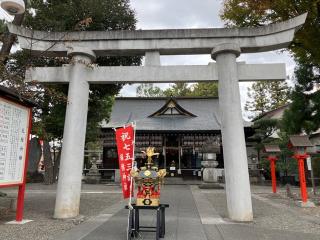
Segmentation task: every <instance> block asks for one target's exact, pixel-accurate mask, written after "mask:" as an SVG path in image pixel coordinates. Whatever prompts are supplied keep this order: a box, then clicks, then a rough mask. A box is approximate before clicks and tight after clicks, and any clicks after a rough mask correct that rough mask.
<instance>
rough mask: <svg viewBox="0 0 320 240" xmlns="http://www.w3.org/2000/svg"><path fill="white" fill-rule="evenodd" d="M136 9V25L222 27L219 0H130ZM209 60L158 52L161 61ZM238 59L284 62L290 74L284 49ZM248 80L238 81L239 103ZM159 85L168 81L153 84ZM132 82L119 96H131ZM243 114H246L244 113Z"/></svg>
mask: <svg viewBox="0 0 320 240" xmlns="http://www.w3.org/2000/svg"><path fill="white" fill-rule="evenodd" d="M131 6H132V8H134V9H135V11H136V16H137V19H138V23H137V28H138V29H174V28H208V27H223V22H222V21H221V19H220V18H219V13H220V11H221V8H222V1H221V0H201V1H199V0H188V1H186V0H161V1H160V0H131ZM210 61H212V60H211V58H210V56H209V55H190V56H189V55H188V56H161V64H162V65H206V64H208V62H210ZM238 61H246V62H247V63H286V67H287V74H288V75H292V73H293V69H294V66H295V64H294V61H293V60H292V58H291V57H290V55H289V54H288V52H285V51H284V52H280V51H275V52H266V53H254V54H242V55H241V56H240V57H239V59H238ZM250 84H251V83H241V84H240V93H241V104H242V106H243V105H244V103H245V101H246V99H247V87H248V86H250ZM157 85H158V86H160V87H162V88H166V87H168V84H157ZM135 87H136V85H128V86H125V87H124V88H123V89H122V90H121V93H120V94H121V95H122V96H135ZM245 115H246V114H245Z"/></svg>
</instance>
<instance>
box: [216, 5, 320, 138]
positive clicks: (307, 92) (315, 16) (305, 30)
mask: <svg viewBox="0 0 320 240" xmlns="http://www.w3.org/2000/svg"><path fill="white" fill-rule="evenodd" d="M306 12H307V13H308V16H307V19H306V22H305V24H304V25H303V27H302V28H301V29H300V30H299V31H297V32H296V33H295V37H294V40H293V42H292V43H291V45H290V46H289V51H290V53H291V54H292V56H293V57H294V59H295V61H296V63H297V66H296V68H295V87H294V89H293V92H292V94H291V95H290V96H291V97H290V98H291V100H292V104H290V108H289V110H287V112H286V114H285V115H284V117H283V121H284V124H283V126H285V127H286V128H285V130H286V131H288V132H291V133H298V132H303V131H305V132H310V131H312V130H315V129H317V128H319V127H320V125H319V124H320V123H319V119H318V118H319V114H318V109H320V97H319V93H318V89H317V87H316V86H317V85H318V84H319V83H320V49H319V46H320V1H319V0H300V1H296V0H281V1H270V0H259V1H258V0H225V1H224V7H223V11H222V14H221V18H222V19H223V20H224V21H225V22H226V25H227V26H229V27H256V26H262V25H265V24H270V23H273V22H279V21H285V20H288V19H290V18H293V17H295V16H298V15H300V14H303V13H306Z"/></svg>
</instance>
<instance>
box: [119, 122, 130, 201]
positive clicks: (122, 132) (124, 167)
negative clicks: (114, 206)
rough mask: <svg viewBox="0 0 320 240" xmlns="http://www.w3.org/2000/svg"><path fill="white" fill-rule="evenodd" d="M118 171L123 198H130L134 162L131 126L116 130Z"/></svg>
mask: <svg viewBox="0 0 320 240" xmlns="http://www.w3.org/2000/svg"><path fill="white" fill-rule="evenodd" d="M116 142H117V148H118V159H119V170H120V176H121V184H122V193H123V197H124V198H129V197H130V185H131V177H130V171H131V168H132V163H133V161H134V128H133V126H132V125H130V126H126V127H123V128H118V129H116Z"/></svg>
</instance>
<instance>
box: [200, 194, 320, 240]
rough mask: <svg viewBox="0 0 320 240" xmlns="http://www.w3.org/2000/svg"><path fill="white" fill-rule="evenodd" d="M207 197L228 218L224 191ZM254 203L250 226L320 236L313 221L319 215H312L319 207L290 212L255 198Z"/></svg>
mask: <svg viewBox="0 0 320 240" xmlns="http://www.w3.org/2000/svg"><path fill="white" fill-rule="evenodd" d="M256 194H257V193H256ZM205 195H206V197H207V198H208V200H209V201H210V202H211V204H212V205H213V207H214V208H215V209H216V210H217V211H218V213H219V215H220V216H221V217H223V218H227V203H226V196H225V193H224V191H217V190H212V191H206V192H205ZM257 195H258V196H261V197H264V198H265V197H266V196H268V195H267V194H265V193H260V194H257ZM268 201H274V199H269V200H268ZM252 203H253V212H254V221H253V222H252V223H249V224H248V225H253V226H256V227H261V228H269V229H279V230H289V231H297V232H304V233H316V234H320V224H319V222H316V221H313V219H315V218H316V217H317V215H314V214H312V213H315V212H316V213H318V212H319V211H320V207H319V206H318V207H316V208H313V209H301V208H299V207H296V206H294V207H293V206H290V211H288V210H287V208H285V207H283V208H281V207H274V206H271V205H270V204H268V203H266V202H263V201H260V200H258V199H255V198H252ZM282 203H283V202H282ZM287 206H289V205H287ZM301 216H304V217H301ZM311 216H312V217H311Z"/></svg>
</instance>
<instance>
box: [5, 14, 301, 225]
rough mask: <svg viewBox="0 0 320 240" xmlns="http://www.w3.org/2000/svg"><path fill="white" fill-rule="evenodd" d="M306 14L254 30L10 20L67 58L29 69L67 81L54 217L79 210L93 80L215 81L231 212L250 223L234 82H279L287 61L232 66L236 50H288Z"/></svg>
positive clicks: (30, 75)
mask: <svg viewBox="0 0 320 240" xmlns="http://www.w3.org/2000/svg"><path fill="white" fill-rule="evenodd" d="M305 19H306V14H303V15H300V16H298V17H296V18H293V19H290V20H288V21H286V22H281V23H277V24H272V25H268V26H263V27H259V28H233V29H223V28H222V29H215V28H210V29H172V30H137V31H98V32H49V33H48V32H41V31H31V30H28V29H25V28H21V27H17V26H15V25H9V30H10V32H11V33H14V34H16V35H17V36H18V40H19V43H20V46H21V47H22V48H24V49H29V50H30V51H31V52H32V53H33V54H35V55H37V54H43V55H46V56H55V57H59V56H61V57H67V56H68V57H71V58H72V63H71V64H68V65H65V66H62V67H49V68H45V67H43V68H31V69H29V70H28V71H27V74H26V79H27V81H33V80H36V81H39V82H43V83H52V82H54V83H65V84H69V93H68V104H67V110H66V118H65V127H64V134H63V149H62V153H61V164H60V172H59V182H58V188H57V196H56V205H55V212H54V217H55V218H71V217H75V216H77V215H78V214H79V206H80V194H81V178H82V167H83V156H84V144H85V133H86V122H87V110H88V96H89V85H90V83H95V84H97V83H100V84H111V83H138V82H139V83H146V82H150V83H151V82H155V83H160V82H180V81H181V82H198V81H219V103H220V111H221V132H222V142H223V149H224V151H223V152H224V162H225V180H226V195H227V205H228V212H229V217H230V219H232V220H235V221H252V219H253V213H252V203H251V191H250V183H249V174H248V164H247V154H246V147H245V138H244V131H243V120H242V114H241V105H240V92H239V84H238V81H256V80H284V79H285V78H286V72H285V65H284V64H244V63H237V62H236V58H237V57H238V56H239V55H240V53H253V52H264V51H271V50H276V49H281V48H285V47H287V46H288V45H289V44H290V42H291V41H292V39H293V37H294V33H295V31H296V30H297V29H299V27H301V26H302V24H303V23H304V22H305ZM186 54H211V56H212V59H214V60H215V61H216V63H210V64H208V65H207V66H161V65H160V55H186ZM132 55H139V56H145V57H146V64H145V66H130V67H124V66H119V67H98V66H92V65H91V63H93V62H94V61H95V59H96V57H97V56H132Z"/></svg>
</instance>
